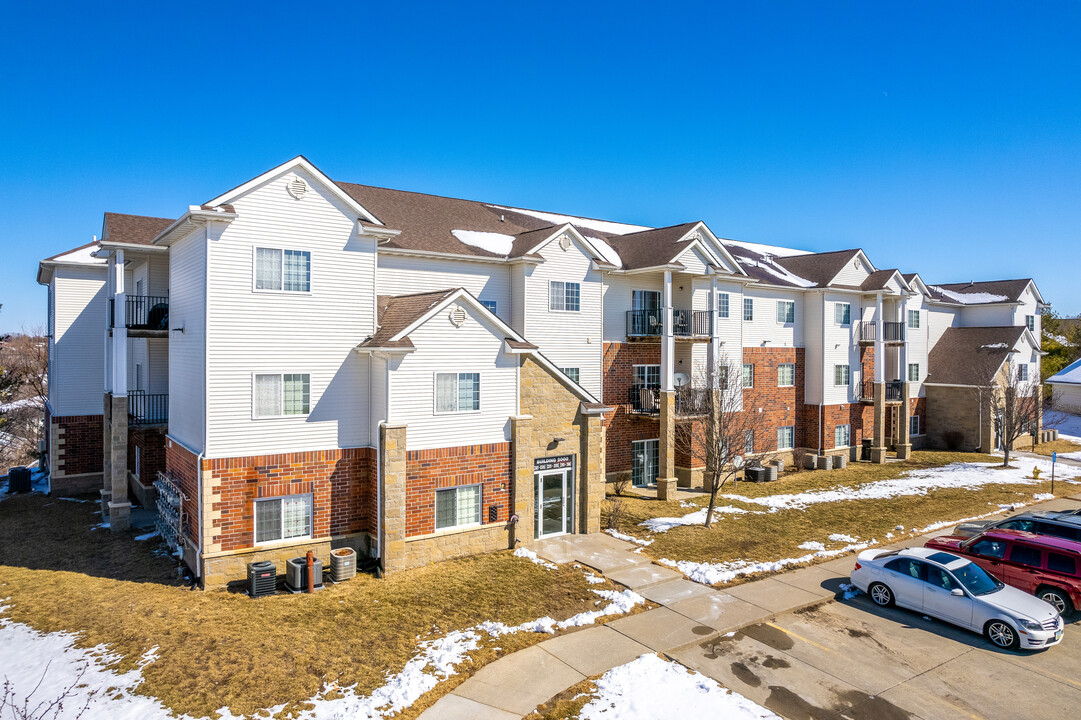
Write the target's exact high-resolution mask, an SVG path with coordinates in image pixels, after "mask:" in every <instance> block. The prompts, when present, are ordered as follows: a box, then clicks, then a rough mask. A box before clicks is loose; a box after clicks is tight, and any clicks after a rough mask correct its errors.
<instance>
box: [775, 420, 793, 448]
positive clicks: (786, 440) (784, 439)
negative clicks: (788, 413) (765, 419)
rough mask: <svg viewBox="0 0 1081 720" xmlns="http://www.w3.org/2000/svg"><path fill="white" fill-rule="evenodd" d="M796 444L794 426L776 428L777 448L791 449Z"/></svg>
mask: <svg viewBox="0 0 1081 720" xmlns="http://www.w3.org/2000/svg"><path fill="white" fill-rule="evenodd" d="M795 446H796V427H795V426H794V425H788V426H785V427H779V428H777V449H778V450H791V449H792V448H794V447H795Z"/></svg>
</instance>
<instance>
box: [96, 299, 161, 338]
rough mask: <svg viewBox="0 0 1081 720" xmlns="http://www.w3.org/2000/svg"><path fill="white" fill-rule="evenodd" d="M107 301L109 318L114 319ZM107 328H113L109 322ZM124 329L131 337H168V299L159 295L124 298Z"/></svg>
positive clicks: (111, 308) (112, 303)
mask: <svg viewBox="0 0 1081 720" xmlns="http://www.w3.org/2000/svg"><path fill="white" fill-rule="evenodd" d="M114 303H115V300H114V299H112V298H110V300H109V318H110V319H111V318H113V317H115V315H114V313H113V308H114V307H115V305H114ZM109 327H113V324H112V323H111V322H110V325H109ZM124 327H126V328H127V329H128V335H129V336H131V337H168V333H169V298H168V297H163V296H159V295H126V296H124Z"/></svg>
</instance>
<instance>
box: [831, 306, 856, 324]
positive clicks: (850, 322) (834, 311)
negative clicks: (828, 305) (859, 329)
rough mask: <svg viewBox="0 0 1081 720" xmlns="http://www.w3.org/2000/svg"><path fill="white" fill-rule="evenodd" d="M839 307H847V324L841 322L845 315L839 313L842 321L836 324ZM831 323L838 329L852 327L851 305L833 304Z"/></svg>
mask: <svg viewBox="0 0 1081 720" xmlns="http://www.w3.org/2000/svg"><path fill="white" fill-rule="evenodd" d="M841 307H848V322H844V320H843V317H844V315H845V313H841V316H842V320H841V322H837V308H841ZM833 323H834V324H835V325H837V326H839V327H849V326H851V325H852V303H846V302H839V303H835V304H834V310H833Z"/></svg>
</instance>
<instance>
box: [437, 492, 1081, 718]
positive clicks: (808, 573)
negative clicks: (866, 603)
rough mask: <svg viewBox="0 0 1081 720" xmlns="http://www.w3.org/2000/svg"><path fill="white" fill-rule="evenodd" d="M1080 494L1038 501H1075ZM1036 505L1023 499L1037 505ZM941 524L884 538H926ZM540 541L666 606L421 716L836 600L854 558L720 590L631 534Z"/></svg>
mask: <svg viewBox="0 0 1081 720" xmlns="http://www.w3.org/2000/svg"><path fill="white" fill-rule="evenodd" d="M1078 503H1081V494H1079V495H1075V496H1073V497H1072V498H1059V499H1056V500H1050V501H1048V502H1045V503H1040V505H1039V507H1040V508H1041V509H1048V510H1053V509H1066V508H1076V507H1078ZM1033 507H1034V506H1031V505H1030V506H1028V507H1026V508H1025V509H1032V508H1033ZM941 534H943V532H942V531H940V532H936V533H930V534H928V535H922V536H919V537H912V538H907V539H905V540H903V541H900V542H898V543H895V544H892V545H885V546H882V547H884V548H901V547H911V546H922V545H923V544H924V542H926V541H927V540H928V539H929V538H931V537H933V536H935V535H941ZM533 549H534V550H535V551H536V552H537V554H538V555H540V556H541V557H543V558H546V559H548V560H551V561H552V562H556V563H566V562H578V563H581V564H582V565H588V566H589V567H592V568H595V569H596V570H599V571H600V572H602V573H604V575H605V576H606V577H608V578H609V579H610V580H613V581H615V582H618V583H620V584H622V585H626V586H627V587H629V588H631V589H632V590H634V591H635V592H637V593H639V594H640V595H642V596H643V597H645V598H646V599H647V600H650V601H652V602H654V603H656V604H658V605H660V607H657V608H654V609H652V610H647V611H646V612H642V613H638V614H637V615H631V616H628V617H624V618H620V619H618V620H613V621H612V622H609V623H607V624H605V625H596V626H592V627H589V628H585V629H582V630H578V631H574V632H570V633H567V634H564V635H560V636H558V637H553V638H551V639H549V640H545V641H544V642H541V643H538V644H536V645H533V646H530V647H528V648H526V649H525V650H521V651H519V652H516V653H512V654H510V655H506V656H504V657H502V658H500V659H498V660H496V661H495V662H493V663H490V664H488V665H486V666H484V667H483V668H481V669H480V670H479V671H478V672H477V673H476V674H475V675H473V676H472V677H470V678H469V679H468V680H466V681H465V682H464V683H462V684H461V685H459V686H458V687H457V688H455V689H454V690H453V691H452V692H451V693H450V694H448V695H445V696H443V697H442V698H440V700H439V701H438V702H436V703H435V704H434V705H433V706H432V707H430V708H429V709H428V710H426V711H425V712H424V713H422V714H421V716H420V718H421V720H517V718H521V717H522V716H524V715H527V714H529V713H530V712H532V711H533V710H534V709H535V708H536V707H537V706H538V705H540V704H541V703H543V702H546V701H547V700H549V699H550V698H552V697H553V696H555V695H558V694H559V693H561V692H563V691H564V690H566V689H567V688H569V687H571V686H572V685H575V684H576V683H579V682H581V681H582V680H585V679H586V678H588V677H591V676H594V675H599V674H601V673H604V672H607V671H608V670H611V669H612V668H614V667H617V666H619V665H623V664H625V663H627V662H629V661H631V660H633V659H634V658H636V657H638V656H639V655H642V654H643V653H648V652H659V653H664V654H666V655H669V656H671V655H673V654H675V653H677V652H678V651H679V650H681V649H684V648H687V647H689V646H692V645H700V644H701V643H703V642H706V641H708V640H711V639H714V638H719V637H721V636H723V635H726V634H728V633H732V632H735V631H736V630H739V629H741V628H743V627H746V626H748V625H754V624H757V623H762V622H766V621H768V620H771V619H773V618H774V617H775V616H778V615H782V614H784V613H788V612H792V611H795V610H799V609H802V608H805V607H809V606H811V605H816V604H818V603H821V602H826V601H831V600H833V599H834V598H835V597H837V596H838V594H839V593H840V592H841V585H842V584H843V583H846V582H847V581H848V575H849V573H850V572H851V571H852V566H853V565H854V563H855V561H856V557H855V555H854V554H849V555H845V556H842V557H839V558H836V559H834V560H830V561H829V562H825V563H820V564H818V565H812V566H810V567H804V568H799V569H796V570H790V571H787V572H782V573H778V574H776V575H772V576H770V577H767V578H764V579H762V580H755V581H752V582H747V583H743V584H742V585H736V586H733V587H730V588H726V589H724V590H715V589H713V588H712V587H710V586H708V585H701V584H699V583H696V582H692V581H690V580H687V579H685V578H684V577H683V575H682V574H681V573H679V572H677V571H675V570H672V569H669V568H666V567H662V566H660V565H656V564H654V563H653V562H652V561H651V560H650V559H649V558H648V557H643V556H642V555H641V554H639V553H636V552H634V550H635V549H636V547H635V546H634V545H632V544H631V543H627V542H623V541H621V540H616V539H615V538H613V537H611V536H609V535H606V534H603V533H601V534H594V535H564V536H562V537H558V538H553V539H550V540H542V541H540V542H537V543H536V544H535V545H534V546H533Z"/></svg>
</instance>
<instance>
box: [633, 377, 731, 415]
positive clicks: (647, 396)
mask: <svg viewBox="0 0 1081 720" xmlns="http://www.w3.org/2000/svg"><path fill="white" fill-rule="evenodd" d="M709 392H710V391H709V390H707V389H705V388H695V387H677V388H676V390H675V401H676V416H677V417H693V416H696V415H705V414H706V413H708V412H709ZM627 406H628V408H627V412H629V413H631V414H632V415H644V416H648V417H657V416H659V415H660V414H661V389H660V386H659V385H632V386H631V388H630V389H629V390H628V391H627Z"/></svg>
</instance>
